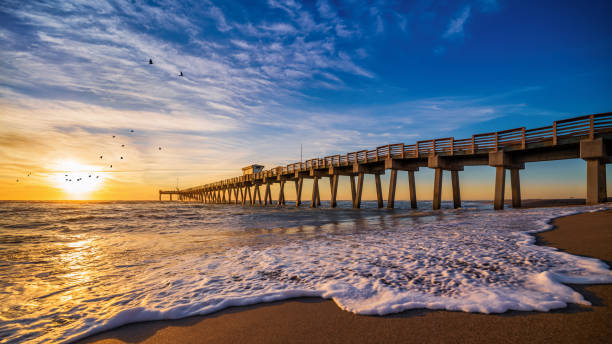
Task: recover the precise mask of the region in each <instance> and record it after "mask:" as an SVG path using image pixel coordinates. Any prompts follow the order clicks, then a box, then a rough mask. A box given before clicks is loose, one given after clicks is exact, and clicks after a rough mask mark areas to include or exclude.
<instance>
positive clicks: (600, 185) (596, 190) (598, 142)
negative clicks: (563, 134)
mask: <svg viewBox="0 0 612 344" xmlns="http://www.w3.org/2000/svg"><path fill="white" fill-rule="evenodd" d="M580 158H582V159H583V160H585V161H586V165H587V176H586V177H587V178H586V179H587V180H586V182H587V192H586V194H587V195H586V204H587V205H592V204H598V203H602V202H606V201H607V200H608V194H607V190H606V162H609V161H610V157H609V156H608V153H607V151H606V147H605V145H604V142H603V139H601V138H598V139H590V140H582V141H580Z"/></svg>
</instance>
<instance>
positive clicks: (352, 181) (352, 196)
mask: <svg viewBox="0 0 612 344" xmlns="http://www.w3.org/2000/svg"><path fill="white" fill-rule="evenodd" d="M349 178H350V180H351V200H352V201H353V208H354V207H355V199H356V197H357V190H356V189H355V176H353V175H351V176H349ZM170 200H172V198H170Z"/></svg>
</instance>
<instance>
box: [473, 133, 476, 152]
mask: <svg viewBox="0 0 612 344" xmlns="http://www.w3.org/2000/svg"><path fill="white" fill-rule="evenodd" d="M474 153H476V145H475V144H474V135H472V154H474Z"/></svg>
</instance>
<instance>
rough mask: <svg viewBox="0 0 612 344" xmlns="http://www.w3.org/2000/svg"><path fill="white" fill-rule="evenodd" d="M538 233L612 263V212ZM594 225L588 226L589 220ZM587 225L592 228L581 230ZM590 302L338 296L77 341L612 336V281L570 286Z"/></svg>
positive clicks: (543, 240) (571, 218)
mask: <svg viewBox="0 0 612 344" xmlns="http://www.w3.org/2000/svg"><path fill="white" fill-rule="evenodd" d="M551 223H552V224H553V226H554V227H552V228H551V229H550V230H546V231H543V232H538V233H535V234H532V235H533V236H534V237H535V243H536V244H537V245H546V246H552V247H556V248H558V249H559V250H561V251H565V252H568V253H571V254H577V255H582V256H590V257H594V258H598V259H600V260H602V261H604V262H606V263H607V264H608V265H610V262H612V231H611V230H610V229H608V227H610V226H609V225H610V224H612V210H606V211H602V212H595V213H581V214H575V215H568V216H564V217H559V218H556V219H554V220H552V221H551ZM585 223H588V224H589V226H588V227H586V226H584V224H585ZM583 227H586V228H583ZM567 285H568V286H569V287H571V288H573V289H574V290H576V291H578V292H579V293H581V294H582V295H583V296H584V298H585V299H586V300H588V301H590V302H591V304H592V306H581V305H577V304H569V305H568V306H567V307H566V308H563V309H557V310H552V311H550V312H546V313H543V312H520V311H509V312H505V313H502V314H479V313H464V312H451V311H442V310H440V311H438V310H428V309H414V310H408V311H405V312H401V313H396V314H390V315H386V316H367V315H355V314H353V313H349V312H345V311H342V310H341V309H340V308H339V307H338V306H337V305H336V304H335V303H334V302H333V301H331V300H325V299H321V298H298V299H289V300H284V301H277V302H271V303H263V304H262V303H260V304H256V305H251V306H243V307H231V308H227V309H225V310H222V311H219V312H215V313H212V314H209V315H204V316H193V317H188V318H183V319H178V320H161V321H152V322H144V323H133V324H128V325H124V326H122V327H119V328H116V329H113V330H110V331H106V332H102V333H99V334H95V335H93V336H91V337H88V338H85V339H83V340H81V341H79V342H78V343H99V344H101V343H104V344H107V343H134V342H141V343H171V342H182V343H196V342H197V343H220V342H252V343H259V342H262V343H264V342H331V343H337V342H362V343H369V342H406V341H411V339H412V340H413V341H414V342H421V343H422V342H426V343H427V342H432V343H433V342H436V343H439V342H463V341H469V342H477V343H478V342H481V343H485V342H491V341H499V342H508V343H510V342H516V341H530V342H536V343H540V342H541V343H544V342H550V341H553V342H568V343H569V342H573V343H575V342H586V341H588V342H593V343H598V342H601V343H605V342H607V341H608V339H609V338H610V337H611V336H612V320H611V319H612V285H610V284H600V285H594V284H590V285H588V284H581V285H575V284H567Z"/></svg>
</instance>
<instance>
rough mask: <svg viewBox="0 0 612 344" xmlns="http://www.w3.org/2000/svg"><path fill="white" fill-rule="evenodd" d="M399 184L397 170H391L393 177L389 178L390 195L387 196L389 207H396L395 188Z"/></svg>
mask: <svg viewBox="0 0 612 344" xmlns="http://www.w3.org/2000/svg"><path fill="white" fill-rule="evenodd" d="M396 186H397V170H391V178H389V196H388V198H387V208H389V209H393V207H395V188H396Z"/></svg>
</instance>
